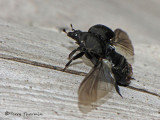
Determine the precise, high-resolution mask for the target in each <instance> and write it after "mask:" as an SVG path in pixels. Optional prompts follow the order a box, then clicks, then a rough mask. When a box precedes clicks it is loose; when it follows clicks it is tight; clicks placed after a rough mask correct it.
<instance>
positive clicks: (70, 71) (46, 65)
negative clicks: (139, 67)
mask: <svg viewBox="0 0 160 120" xmlns="http://www.w3.org/2000/svg"><path fill="white" fill-rule="evenodd" d="M0 58H1V59H6V60H11V61H16V62H20V63H25V64H29V65H33V66H38V67H43V68H48V69H53V70H57V71H61V72H66V73H70V74H75V75H80V76H86V75H87V73H85V72H79V71H75V70H71V69H66V70H65V71H63V68H62V67H58V66H54V65H49V64H45V63H41V62H36V61H31V60H27V59H24V58H18V57H14V56H10V55H5V54H0ZM127 88H129V89H132V90H136V91H139V92H143V93H147V94H151V95H154V96H157V97H160V95H159V94H157V93H154V92H150V91H148V90H145V89H142V88H136V87H133V86H127Z"/></svg>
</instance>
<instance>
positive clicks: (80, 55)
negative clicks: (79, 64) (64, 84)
mask: <svg viewBox="0 0 160 120" xmlns="http://www.w3.org/2000/svg"><path fill="white" fill-rule="evenodd" d="M83 55H84V52H81V53H79V54H77V55H76V56H74V57H73V58H72V59H70V60H69V62H68V63H67V64H66V65H65V68H64V69H63V71H65V70H66V69H67V67H69V65H70V64H71V62H72V61H73V60H76V59H78V58H80V57H82V56H83Z"/></svg>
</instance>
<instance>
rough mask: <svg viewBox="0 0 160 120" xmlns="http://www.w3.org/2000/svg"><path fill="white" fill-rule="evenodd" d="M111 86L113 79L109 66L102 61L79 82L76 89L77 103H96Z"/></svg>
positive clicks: (112, 85)
mask: <svg viewBox="0 0 160 120" xmlns="http://www.w3.org/2000/svg"><path fill="white" fill-rule="evenodd" d="M113 87H114V79H113V78H112V75H111V73H110V68H109V66H108V65H107V64H106V63H104V62H103V61H102V62H101V63H100V64H99V65H98V66H97V67H93V68H92V69H91V71H90V72H89V73H88V74H87V76H86V77H85V78H84V80H83V82H82V83H81V85H80V87H79V91H78V97H79V103H80V104H83V105H91V104H92V103H95V102H96V103H98V102H99V100H100V99H101V98H103V97H105V96H106V95H108V93H109V92H110V91H111V90H112V88H113ZM99 104H101V103H99Z"/></svg>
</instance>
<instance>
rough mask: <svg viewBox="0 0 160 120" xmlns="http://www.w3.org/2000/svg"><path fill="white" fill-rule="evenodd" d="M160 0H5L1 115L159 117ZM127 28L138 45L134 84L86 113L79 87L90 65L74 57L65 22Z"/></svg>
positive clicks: (33, 119) (38, 119) (52, 119)
mask: <svg viewBox="0 0 160 120" xmlns="http://www.w3.org/2000/svg"><path fill="white" fill-rule="evenodd" d="M159 4H160V2H159V1H158V0H152V1H150V0H141V1H132V0H123V1H122V0H120V1H117V0H101V1H98V0H81V1H75V0H45V1H42V0H14V1H11V0H0V120H24V119H26V120H81V119H82V120H84V119H87V120H97V119H100V120H103V119H108V120H121V119H123V120H124V119H126V120H130V119H131V120H150V119H152V120H160V69H159V68H160V54H159V53H160V40H159V33H160V24H159V20H160V14H159V13H160V8H159ZM70 23H72V24H73V26H74V28H75V29H81V30H83V31H87V30H88V28H89V27H91V26H92V25H94V24H105V25H106V26H108V27H110V28H112V29H113V30H114V29H116V28H121V29H123V30H125V31H127V33H128V34H129V36H130V38H131V40H132V43H133V45H134V48H135V62H134V64H133V72H134V78H135V79H136V80H133V81H132V83H131V87H128V88H125V87H120V90H121V94H122V95H123V99H122V98H121V97H120V96H119V95H118V94H117V93H116V92H115V91H113V95H112V97H111V98H109V99H108V100H106V102H105V103H104V104H102V105H101V106H98V107H97V108H96V109H94V110H92V111H91V112H89V113H87V114H83V113H82V112H81V111H80V110H79V108H78V100H77V97H78V94H77V90H78V88H79V85H80V83H81V82H82V80H83V78H84V76H85V74H86V73H87V72H88V71H89V70H90V69H91V68H90V67H89V66H87V65H86V64H84V63H83V61H82V59H79V60H76V61H75V62H74V63H73V64H72V66H70V67H69V70H67V71H66V72H62V69H63V67H64V65H65V64H66V63H67V61H68V60H67V57H68V54H69V53H70V52H71V50H72V49H73V47H75V46H76V45H75V44H74V41H73V40H71V39H69V38H68V37H67V36H66V35H65V34H63V33H62V32H60V30H61V29H62V28H66V29H67V30H70V28H69V27H70V26H69V25H70Z"/></svg>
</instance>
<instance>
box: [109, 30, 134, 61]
mask: <svg viewBox="0 0 160 120" xmlns="http://www.w3.org/2000/svg"><path fill="white" fill-rule="evenodd" d="M114 33H115V37H114V38H113V39H112V44H113V45H114V46H115V47H116V51H117V52H119V53H120V54H122V55H123V56H125V57H126V59H127V60H128V61H129V62H130V63H133V61H134V48H133V45H132V42H131V40H130V39H129V37H128V35H127V33H126V32H124V31H123V30H121V29H116V30H115V31H114Z"/></svg>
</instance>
